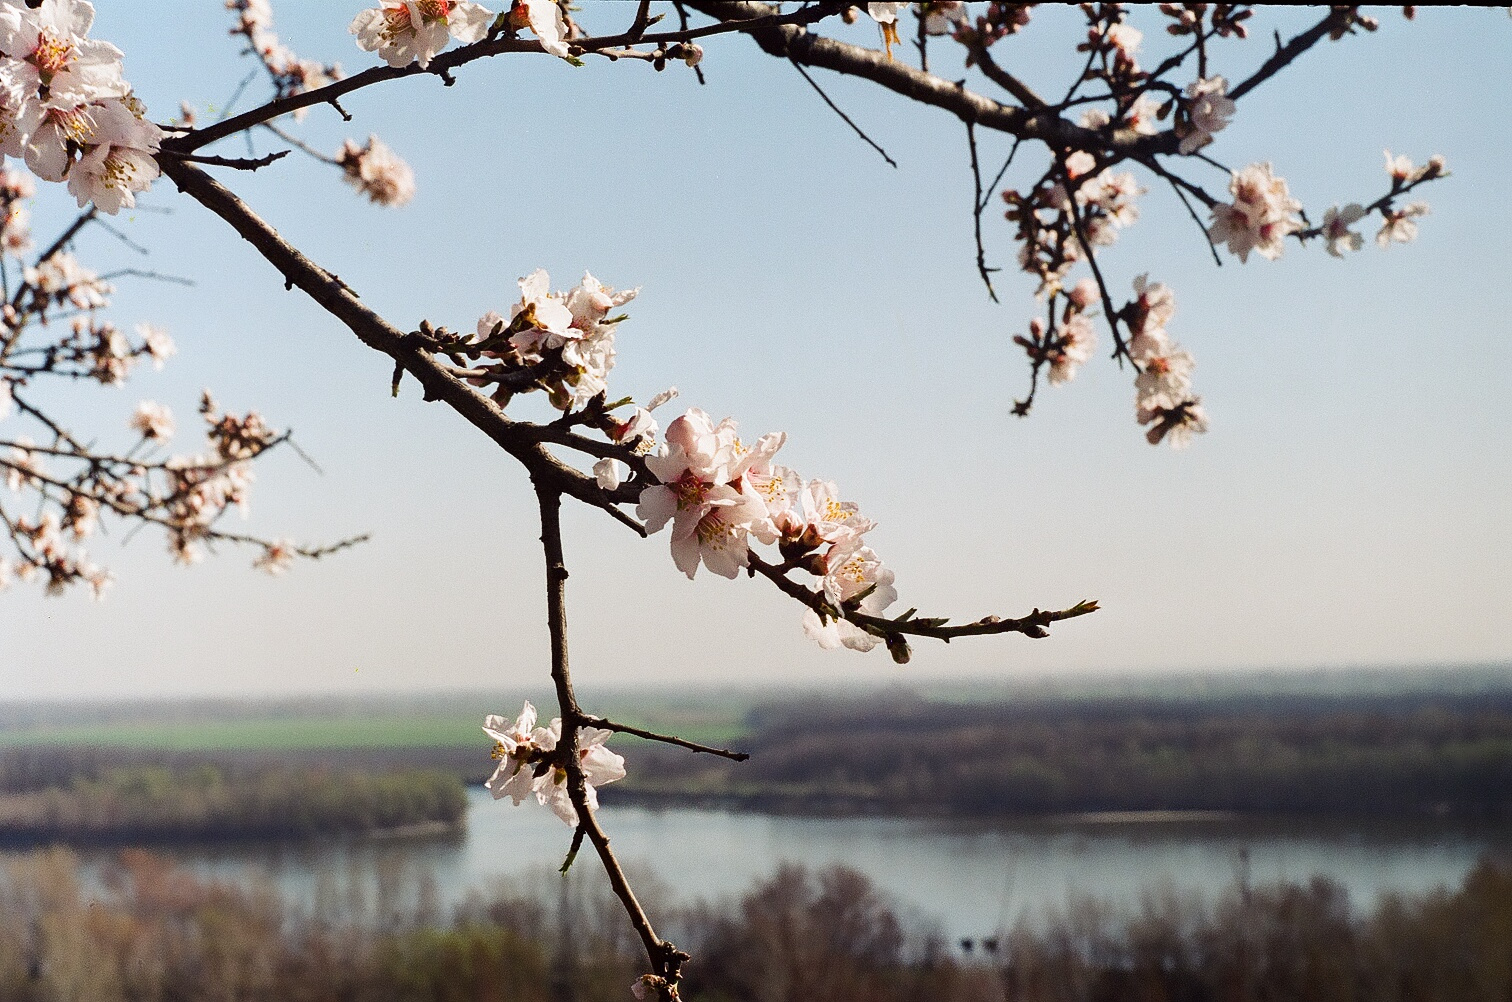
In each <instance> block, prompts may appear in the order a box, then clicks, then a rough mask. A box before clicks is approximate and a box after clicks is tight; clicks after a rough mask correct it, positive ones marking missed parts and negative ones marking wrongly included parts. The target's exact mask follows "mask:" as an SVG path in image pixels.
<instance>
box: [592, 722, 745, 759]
mask: <svg viewBox="0 0 1512 1002" xmlns="http://www.w3.org/2000/svg"><path fill="white" fill-rule="evenodd" d="M583 723H584V724H586V725H587V726H589V727H602V728H604V729H605V730H610V731H616V732H618V733H620V734H634V735H635V736H636V737H638V738H645V739H646V740H647V741H660V742H662V743H663V744H669V745H676V746H677V747H679V748H686V749H688V750H689V751H692V752H703V753H704V754H706V755H718V756H719V757H720V758H727V759H730V760H732V761H735V762H744V761H745V760H746V759H748V758H750V757H751V756H750V755H749V754H747V753H746V752H737V751H730V750H729V749H727V748H714V747H712V746H710V745H701V744H699V743H698V742H696V741H688V740H686V739H684V738H680V737H677V736H676V735H674V734H658V733H656V732H655V731H648V730H644V729H643V728H640V727H631V726H630V725H629V724H618V723H615V722H614V721H613V720H606V719H605V718H603V717H592V716H585V717H584V718H583Z"/></svg>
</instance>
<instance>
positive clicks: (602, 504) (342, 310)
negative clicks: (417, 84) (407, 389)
mask: <svg viewBox="0 0 1512 1002" xmlns="http://www.w3.org/2000/svg"><path fill="white" fill-rule="evenodd" d="M159 165H160V166H161V167H162V170H163V173H164V174H165V175H167V176H168V177H170V178H172V179H173V181H174V182H175V183H176V184H177V185H178V187H179V190H180V191H181V192H183V193H185V194H187V195H189V196H190V197H191V198H193V199H194V200H195V201H197V202H199V203H200V204H201V205H203V206H205V207H206V208H207V209H209V210H210V211H211V212H214V213H215V214H216V215H218V216H220V217H221V218H222V219H224V220H225V221H226V222H227V223H229V224H230V225H231V227H232V228H233V229H235V230H236V232H237V233H239V234H241V236H242V237H243V239H245V240H246V241H247V242H248V243H250V244H252V246H253V247H255V248H256V249H257V251H258V253H260V254H261V255H262V256H263V257H264V258H266V259H267V261H268V263H270V264H271V265H273V267H275V268H277V269H278V270H279V272H280V273H281V274H282V275H283V276H284V282H285V285H286V286H288V287H289V288H298V289H300V290H301V291H302V292H304V293H305V294H306V295H308V296H309V297H310V298H311V299H313V300H315V302H317V303H319V304H320V305H321V306H322V307H323V308H324V309H325V310H326V312H328V313H330V314H331V315H332V316H334V317H335V318H336V319H338V320H340V321H341V322H342V323H343V324H345V325H346V327H347V328H348V329H349V330H350V331H351V332H352V333H353V334H355V335H356V336H357V339H358V340H359V341H361V342H362V343H363V344H365V345H367V346H368V347H369V348H373V349H375V350H377V351H381V352H383V353H384V354H385V355H388V356H389V357H390V358H392V359H393V360H394V362H395V363H396V365H398V366H400V367H401V368H402V369H403V370H404V371H405V372H408V373H409V374H410V375H412V376H414V377H415V379H417V380H418V381H419V382H420V385H421V386H422V387H423V388H424V392H425V399H427V400H443V401H445V402H446V403H447V404H448V405H450V406H451V408H452V409H453V410H455V411H456V412H457V413H458V414H461V415H462V417H463V418H465V419H466V420H467V421H468V422H469V423H470V424H472V425H473V426H474V427H475V428H477V429H478V430H479V431H481V432H483V433H484V434H485V435H487V436H488V437H489V438H490V439H492V440H493V441H494V442H495V443H497V444H498V445H499V447H500V448H502V449H503V450H504V451H505V452H507V453H509V454H510V455H511V456H513V457H514V458H515V459H517V460H519V461H520V463H521V464H523V465H524V466H525V468H526V469H528V470H529V471H530V475H531V477H532V478H533V479H535V480H536V481H537V482H538V483H542V484H545V485H546V486H549V487H550V488H551V489H553V490H556V491H559V492H561V493H563V494H567V495H570V496H572V497H574V498H577V499H578V500H579V501H582V502H584V503H585V504H589V505H592V506H593V507H595V508H602V509H604V510H606V511H608V512H610V513H611V514H612V515H614V516H615V517H616V518H617V519H618V520H620V521H627V519H626V517H625V515H624V513H623V512H622V511H620V510H619V509H618V508H617V507H615V504H614V502H613V501H612V500H611V498H610V496H609V495H607V494H606V493H605V492H604V491H603V490H602V489H600V488H599V486H598V483H597V482H596V481H594V480H593V479H592V478H591V477H588V476H586V475H584V474H582V473H580V472H578V471H577V470H575V469H573V468H572V467H570V466H568V465H567V464H566V463H563V462H562V461H561V460H559V459H557V458H556V457H555V456H553V455H551V453H550V452H548V451H547V450H546V448H545V447H544V446H543V445H542V444H541V442H540V441H539V440H538V439H537V438H536V437H535V436H533V435H532V434H531V433H530V429H529V426H526V425H524V424H523V423H522V422H517V421H514V420H512V419H511V418H509V417H507V416H506V415H505V414H504V411H503V410H502V409H500V407H499V406H498V404H496V403H494V402H493V401H492V400H490V399H488V398H487V397H485V396H483V395H482V394H481V393H478V392H477V391H476V390H474V389H473V388H472V387H471V386H468V385H467V384H466V383H464V382H462V381H461V380H460V379H458V378H456V377H455V376H453V375H452V374H451V373H450V372H449V371H448V370H447V367H446V366H445V365H444V364H442V362H441V361H439V360H438V359H437V358H436V357H434V356H433V355H431V354H430V353H429V352H427V351H425V350H424V349H423V348H422V347H421V346H420V345H419V344H417V343H416V341H415V340H414V339H412V338H410V336H409V335H408V334H406V333H405V332H403V331H401V330H399V329H398V328H397V327H395V326H394V325H393V324H391V323H389V322H388V321H387V320H385V319H384V318H383V317H381V316H379V315H378V314H377V313H375V312H374V311H373V310H371V309H369V308H368V307H367V305H366V304H364V303H363V302H362V300H361V299H359V298H358V297H357V294H356V293H355V292H353V291H352V289H351V288H350V287H349V286H348V285H347V284H346V283H345V282H343V281H342V280H341V279H340V278H338V277H337V276H336V275H334V274H332V273H331V272H329V271H327V270H326V269H324V268H322V267H320V266H319V265H318V264H316V263H315V262H313V261H311V260H310V259H309V258H307V257H305V256H304V254H302V253H300V252H299V251H298V250H297V249H295V248H294V246H293V245H291V244H290V243H289V242H288V241H286V240H284V239H283V238H282V237H281V236H279V235H278V231H277V230H275V229H274V228H273V227H272V226H270V225H268V223H267V222H265V221H264V220H263V219H262V218H261V217H259V216H258V215H257V214H256V213H255V212H253V211H252V209H251V208H249V207H248V206H247V204H246V203H245V202H243V201H242V200H241V199H240V198H238V197H236V195H235V194H233V193H232V192H231V191H230V190H229V189H227V188H226V187H225V186H224V185H222V184H221V183H220V182H218V181H216V180H215V179H214V178H212V177H210V176H209V175H208V174H206V173H205V172H204V171H202V170H200V169H199V168H197V167H195V166H194V165H192V164H189V163H186V162H184V161H183V160H182V159H180V158H179V157H176V156H165V157H162V158H161V159H160V160H159ZM628 524H632V525H633V524H634V523H633V522H629V523H628ZM636 527H637V528H639V527H638V526H636ZM640 531H642V532H644V530H643V529H642V530H640Z"/></svg>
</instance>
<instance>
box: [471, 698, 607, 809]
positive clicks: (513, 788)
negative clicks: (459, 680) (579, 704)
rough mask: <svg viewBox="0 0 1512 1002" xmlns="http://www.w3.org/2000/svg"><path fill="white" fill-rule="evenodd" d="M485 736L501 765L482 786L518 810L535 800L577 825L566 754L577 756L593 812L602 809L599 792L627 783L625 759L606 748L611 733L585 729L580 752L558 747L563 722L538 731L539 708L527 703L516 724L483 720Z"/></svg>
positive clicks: (556, 721)
mask: <svg viewBox="0 0 1512 1002" xmlns="http://www.w3.org/2000/svg"><path fill="white" fill-rule="evenodd" d="M483 733H484V734H487V735H488V736H489V737H490V738H493V741H494V748H493V757H494V760H495V761H496V762H498V763H499V764H498V767H497V768H495V769H494V773H493V775H492V776H491V777H489V779H488V781H487V782H485V783H484V784H483V785H484V786H486V787H488V790H489V792H490V793H492V794H493V798H494V799H495V800H503V799H504V798H505V797H509V798H510V799H511V800H513V801H514V804H515V806H516V807H518V806H520V805H521V804H523V803H524V802H525V801H526V800H527V799H529V798H530V797H532V796H533V797H535V798H536V800H537V801H538V802H540V803H541V804H543V805H545V806H546V807H549V808H551V811H552V813H554V814H555V815H556V816H557V817H559V818H561V819H562V820H563V821H565V822H567V823H568V824H569V825H574V826H575V825H577V823H578V813H577V808H575V807H573V806H572V796H571V792H570V790H569V787H568V771H567V762H565V761H564V760H563V756H564V755H568V754H573V755H574V756H575V762H576V767H577V769H578V770H580V771H581V773H582V776H583V780H584V787H583V789H584V795H585V796H586V798H587V803H588V809H589V810H597V809H598V790H597V789H596V788H597V787H599V786H603V785H604V784H605V783H612V782H614V781H615V780H617V779H624V778H625V760H624V758H623V757H622V756H620V755H617V754H615V753H614V752H612V751H610V750H609V749H608V748H606V747H604V742H605V741H607V740H608V739H609V736H610V734H612V733H613V732H612V731H609V730H606V729H604V728H601V727H580V728H578V731H577V749H576V751H575V753H574V752H572V751H570V750H569V749H567V748H565V747H558V746H559V744H560V743H561V740H562V718H561V717H555V718H553V719H552V721H551V723H550V724H548V725H547V726H545V727H538V726H536V708H535V707H534V706H533V705H531V702H530V700H528V699H527V700H526V701H525V706H524V708H522V709H521V710H520V715H519V716H518V717H517V718H515V721H514V723H512V724H511V723H510V722H509V721H508V719H506V718H504V717H501V716H498V715H497V714H492V713H490V714H489V715H488V716H487V717H485V718H484V720H483Z"/></svg>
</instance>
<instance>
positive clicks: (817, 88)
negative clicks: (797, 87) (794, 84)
mask: <svg viewBox="0 0 1512 1002" xmlns="http://www.w3.org/2000/svg"><path fill="white" fill-rule="evenodd" d="M791 62H792V64H793V69H795V70H797V71H798V74H799V76H801V77H803V79H805V80H807V81H808V85H809V86H810V87H812V88H814V91H815V92H816V93H817V94H818V95H819V96H820V97H821V98H823V99H824V103H825V104H827V105H829V108H830V111H833V112H834V113H835V114H837V115H839V116H840V117H841V119H843V120H844V122H845V124H846V125H849V126H850V127H851V128H852V129H853V130H854V131H855V133H856V135H858V136H860V137H861V138H862V139H863V140H865V141H866V145H867V146H870V147H871V148H872V149H874V150H876V151H877V152H878V153H880V154H882V159H883V160H886V161H887V162H888V163H890V164H892V166H893V168H894V169H896V168H897V166H898V162H897V161H896V160H894V159H893V158H892V157H890V156H888V155H887V151H886V150H884V149H883V148H882V147H881V146H879V145H877V142H876V140H874V139H872V137H871V136H868V135H867V134H866V132H865V130H863V129H862V128H861V126H859V125H857V124H856V123H855V122H854V121H852V120H851V117H850V116H849V115H847V114H846V113H845V112H843V111H841V110H840V106H839V105H838V104H836V103H835V102H834V101H831V100H830V96H829V95H828V94H826V93H825V92H824V88H823V87H820V86H819V84H818V83H817V82H816V81H815V80H814V78H813V77H811V76H809V75H808V71H807V70H805V69H804V68H803V66H802V65H800V64H799V62H798V60H796V59H794V60H791Z"/></svg>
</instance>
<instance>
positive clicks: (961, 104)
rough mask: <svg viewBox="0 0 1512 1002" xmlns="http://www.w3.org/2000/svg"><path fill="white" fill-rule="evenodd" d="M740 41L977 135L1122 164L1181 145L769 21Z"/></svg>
mask: <svg viewBox="0 0 1512 1002" xmlns="http://www.w3.org/2000/svg"><path fill="white" fill-rule="evenodd" d="M685 2H686V3H687V4H688V6H689V7H692V8H693V9H695V10H698V11H700V12H701V13H704V14H707V15H708V16H710V17H714V18H717V19H719V20H721V21H736V22H740V23H742V24H746V25H757V24H760V23H761V22H759V21H758V19H759V18H763V17H767V18H770V17H771V16H772V14H773V11H774V10H775V8H773V7H771V6H769V5H767V4H763V3H755V2H750V0H685ZM746 33H747V34H749V35H750V36H751V38H752V39H754V40H755V41H756V43H757V44H758V45H760V46H761V48H762V50H763V51H765V52H767V53H768V54H770V55H773V56H779V57H782V58H785V59H792V60H794V61H795V62H799V63H802V64H804V65H805V66H818V67H821V68H823V69H827V70H833V71H835V72H836V73H843V74H846V75H848V76H857V77H862V78H863V79H866V80H870V81H872V82H873V83H876V84H880V85H881V86H883V87H886V88H887V89H888V90H891V91H894V92H896V93H898V94H901V95H903V96H904V97H906V98H909V99H910V100H914V101H917V102H919V103H920V104H927V105H933V106H934V107H937V108H942V109H944V110H946V111H948V112H950V113H951V114H953V115H955V116H956V117H958V118H960V119H961V120H962V121H968V122H975V123H976V124H977V125H978V126H979V127H981V128H985V129H992V130H994V131H997V132H1006V133H1008V134H1009V135H1013V136H1019V137H1021V138H1024V139H1035V140H1039V141H1041V142H1044V143H1046V144H1047V145H1049V146H1051V147H1053V148H1055V149H1078V150H1079V149H1088V150H1107V151H1110V152H1111V153H1112V154H1113V156H1112V159H1113V160H1122V159H1126V158H1128V157H1132V156H1143V155H1149V154H1153V153H1175V152H1176V147H1177V145H1178V143H1179V142H1180V140H1179V139H1178V138H1177V137H1176V133H1175V132H1174V131H1173V130H1170V129H1168V130H1166V131H1165V132H1162V133H1159V134H1157V135H1153V136H1145V135H1140V134H1138V133H1136V132H1134V130H1133V129H1128V128H1123V129H1115V130H1112V131H1111V132H1094V131H1092V130H1090V129H1084V128H1082V127H1081V126H1079V125H1076V124H1074V123H1072V122H1069V121H1067V120H1065V119H1062V118H1060V117H1059V116H1057V115H1055V114H1053V113H1052V112H1051V111H1049V110H1048V109H1047V110H1043V111H1039V110H1027V109H1024V108H1019V107H1015V106H1011V105H1004V104H1000V103H998V102H997V101H994V100H992V99H991V98H988V97H984V96H983V95H981V94H977V93H975V92H974V91H971V90H968V89H967V88H966V87H964V86H962V85H960V84H958V83H955V82H952V81H949V80H945V79H942V78H941V77H937V76H934V75H933V74H930V73H924V72H922V71H920V70H916V69H914V68H913V67H911V66H907V65H905V64H903V63H901V62H898V61H895V60H891V59H888V58H887V56H886V54H884V53H882V52H878V51H876V50H873V49H867V48H863V47H862V46H859V45H850V44H847V43H845V42H839V41H836V40H835V39H833V38H825V37H824V36H822V35H816V34H812V33H809V32H807V31H805V30H804V29H803V28H802V27H799V26H796V25H784V24H777V23H773V22H772V21H767V22H765V23H764V24H763V25H762V26H752V27H749V28H747V30H746Z"/></svg>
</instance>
